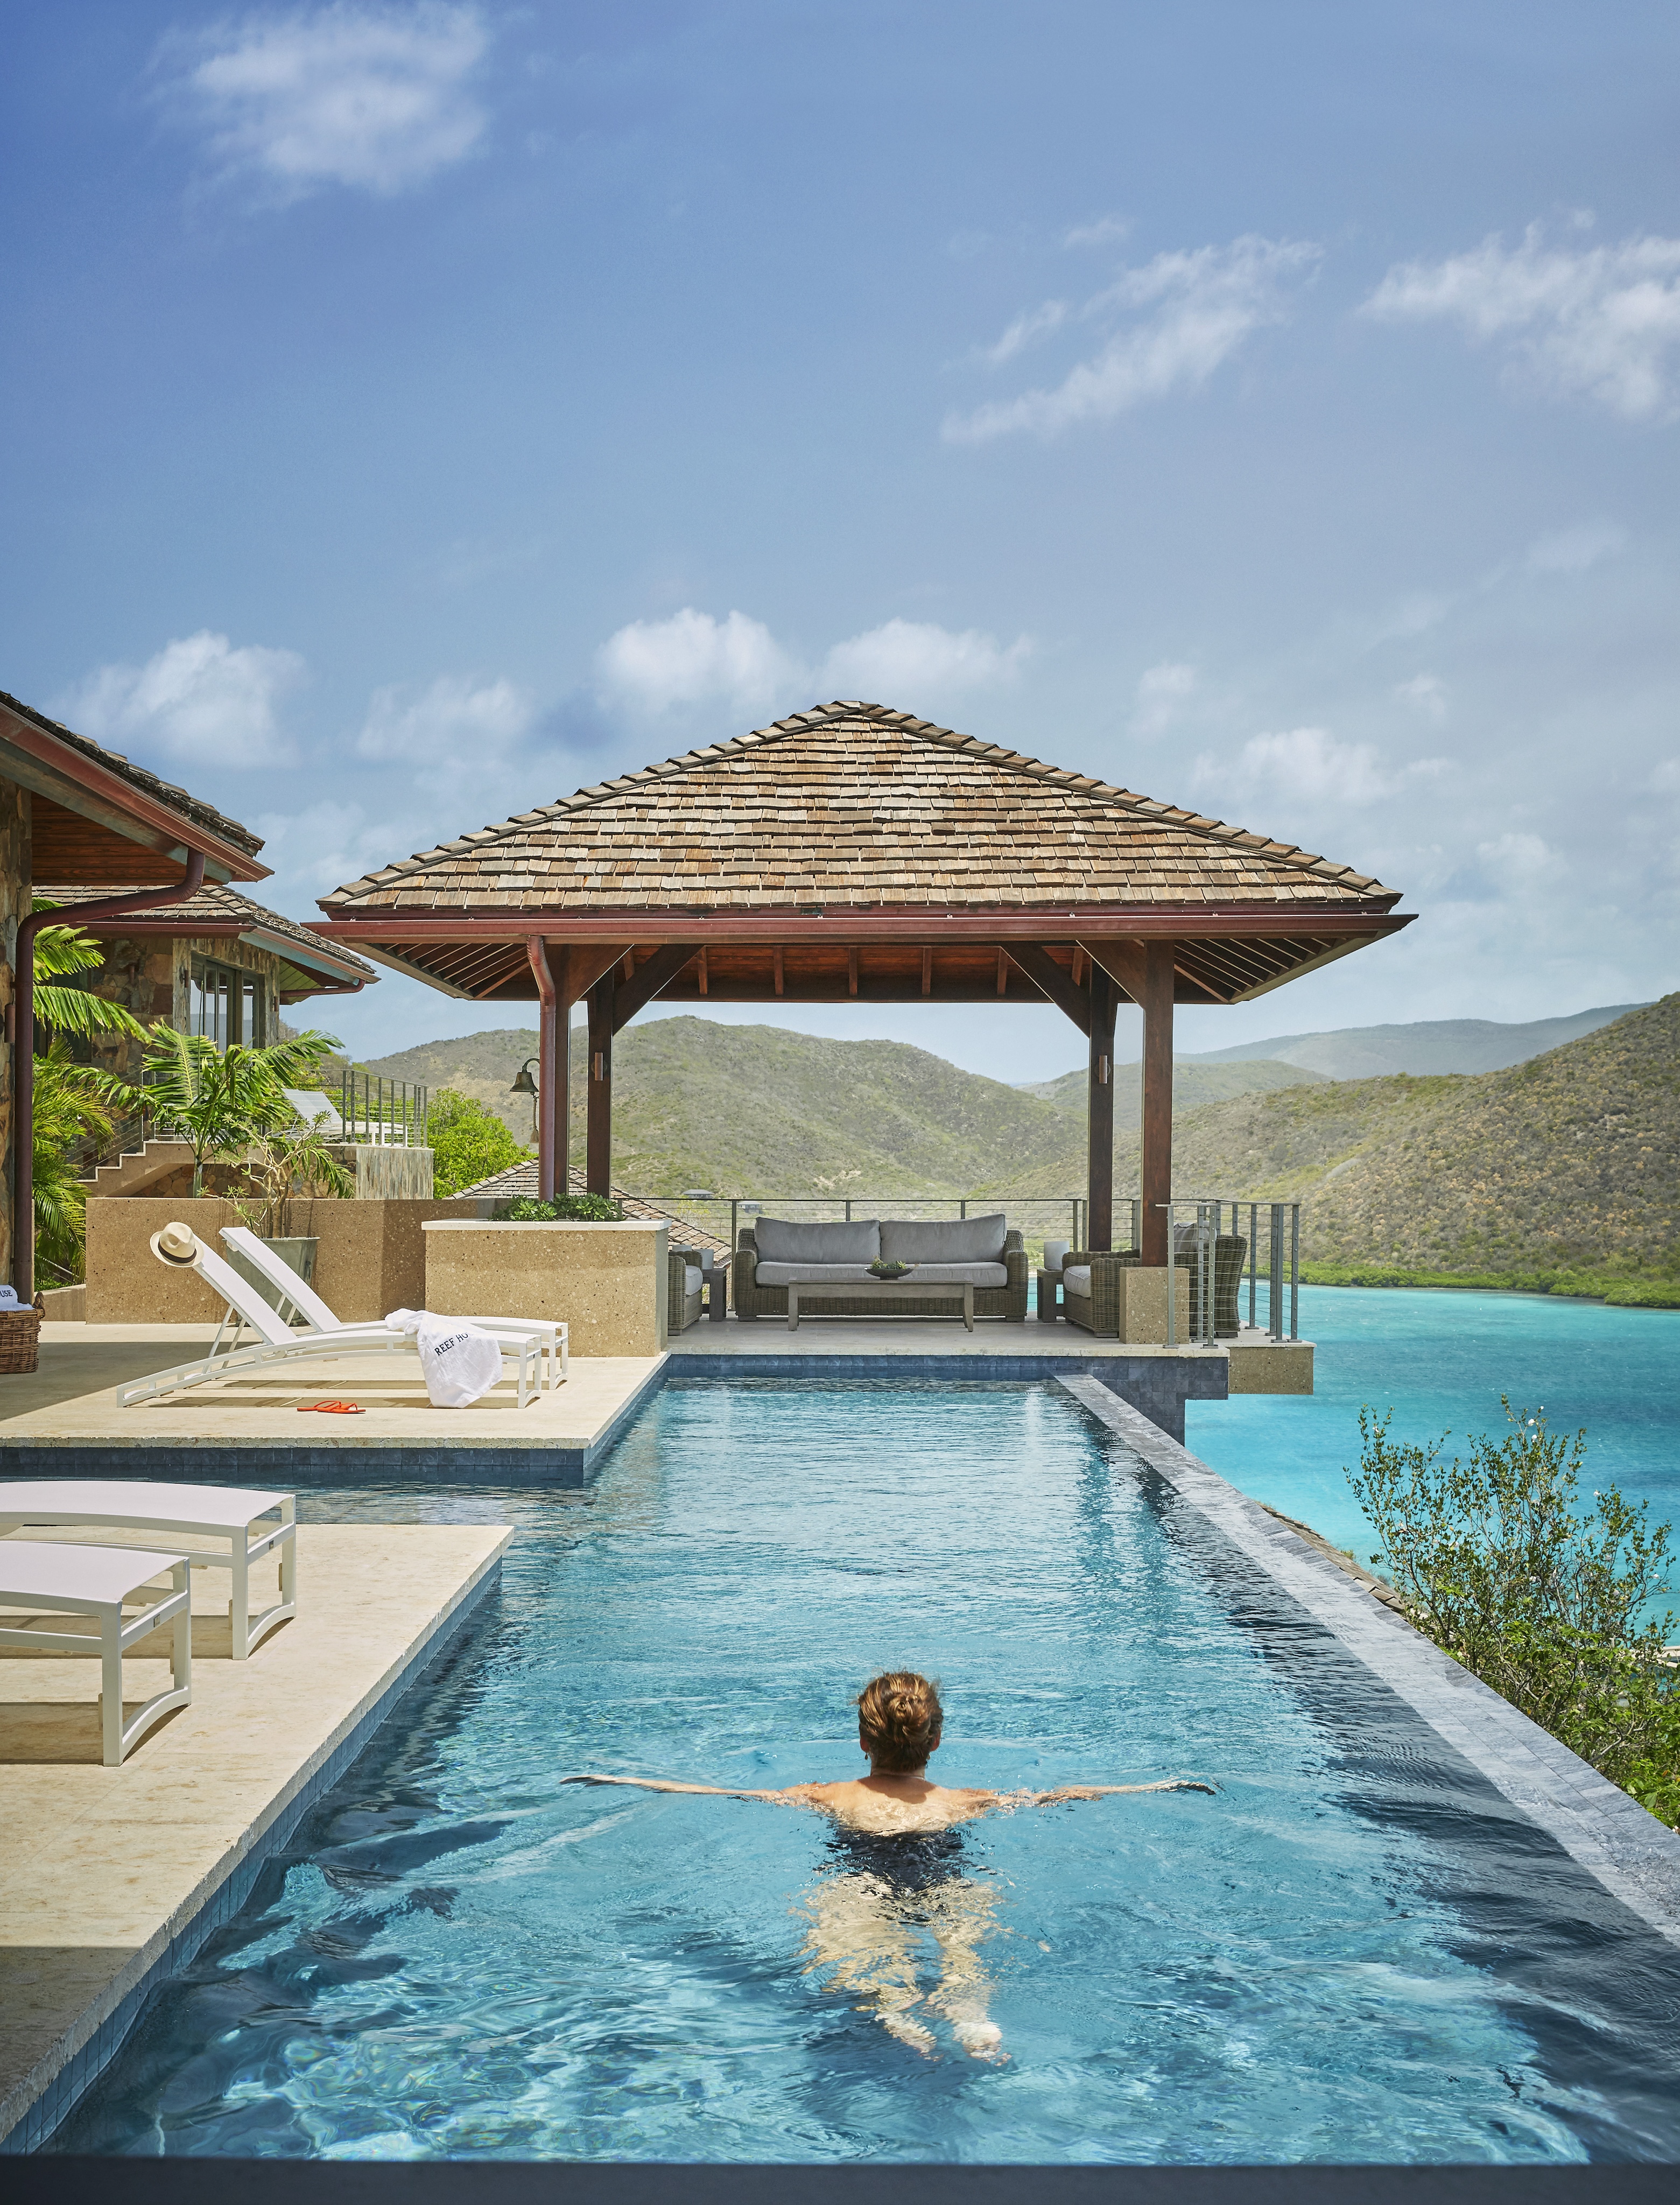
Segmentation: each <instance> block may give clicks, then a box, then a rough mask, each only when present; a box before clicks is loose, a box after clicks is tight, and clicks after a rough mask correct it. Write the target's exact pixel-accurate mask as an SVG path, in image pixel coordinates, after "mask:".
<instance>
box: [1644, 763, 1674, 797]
mask: <svg viewBox="0 0 1680 2205" xmlns="http://www.w3.org/2000/svg"><path fill="white" fill-rule="evenodd" d="M1651 786H1652V787H1653V789H1654V790H1655V791H1656V793H1657V794H1658V795H1659V796H1680V758H1664V759H1663V760H1662V762H1661V763H1660V764H1658V765H1654V766H1653V767H1652V769H1651Z"/></svg>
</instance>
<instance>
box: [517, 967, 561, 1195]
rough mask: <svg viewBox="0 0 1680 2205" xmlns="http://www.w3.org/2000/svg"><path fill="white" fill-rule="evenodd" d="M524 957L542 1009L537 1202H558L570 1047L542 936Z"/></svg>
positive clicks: (538, 1090)
mask: <svg viewBox="0 0 1680 2205" xmlns="http://www.w3.org/2000/svg"><path fill="white" fill-rule="evenodd" d="M525 954H526V956H527V957H528V958H529V959H530V960H531V972H532V975H533V976H534V978H535V979H536V982H537V1001H538V1002H539V1003H540V1004H541V1005H542V1009H541V1011H540V1012H539V1013H538V1016H537V1200H538V1201H539V1202H552V1201H553V1200H554V1198H555V1151H556V1149H557V1148H558V1145H559V1142H558V1132H559V1129H560V1128H561V1127H562V1126H565V1124H566V1122H567V1099H568V1098H567V1072H568V1070H569V1069H570V1067H569V1066H568V1065H567V1049H568V1046H569V1037H567V1035H566V1034H565V1032H564V1030H563V1028H562V1027H561V1007H560V1000H559V995H558V991H557V990H556V989H555V983H554V975H553V973H552V972H550V971H549V951H548V945H547V943H546V942H544V941H543V937H542V936H541V935H540V934H533V935H532V936H531V939H530V940H529V941H528V942H526V944H525Z"/></svg>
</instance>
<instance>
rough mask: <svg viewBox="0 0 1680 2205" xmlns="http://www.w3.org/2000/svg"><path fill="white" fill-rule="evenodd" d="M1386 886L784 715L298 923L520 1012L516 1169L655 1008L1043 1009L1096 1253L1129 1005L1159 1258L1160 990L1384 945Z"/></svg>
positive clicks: (903, 744) (1201, 821)
mask: <svg viewBox="0 0 1680 2205" xmlns="http://www.w3.org/2000/svg"><path fill="white" fill-rule="evenodd" d="M1397 901H1398V895H1397V894H1396V893H1395V891H1393V890H1392V889H1386V888H1384V887H1382V886H1381V885H1380V883H1378V882H1376V881H1374V880H1372V879H1369V878H1368V877H1367V876H1366V875H1364V874H1362V873H1357V872H1355V871H1353V870H1352V868H1351V866H1347V865H1334V864H1333V863H1332V862H1331V861H1330V860H1329V859H1326V858H1320V857H1314V856H1312V855H1310V854H1309V853H1308V852H1306V851H1304V850H1301V849H1297V848H1295V847H1292V846H1291V845H1289V844H1287V843H1283V842H1275V841H1269V840H1268V839H1267V837H1266V836H1265V835H1254V834H1249V833H1247V832H1245V831H1244V829H1241V828H1237V827H1228V826H1226V825H1225V824H1223V823H1221V822H1220V821H1219V820H1217V819H1209V818H1204V817H1202V815H1201V814H1200V813H1198V812H1194V811H1182V810H1180V809H1179V808H1178V807H1177V806H1176V805H1170V804H1161V803H1157V802H1155V800H1153V799H1151V798H1149V797H1144V796H1137V795H1133V794H1132V793H1131V792H1130V791H1128V790H1126V789H1123V788H1114V787H1109V786H1108V785H1107V783H1106V782H1100V781H1096V780H1093V779H1092V778H1091V777H1090V776H1089V775H1085V774H1077V773H1071V772H1068V771H1066V770H1063V769H1062V768H1060V767H1057V766H1049V765H1043V764H1040V763H1039V762H1038V760H1037V759H1036V758H1024V757H1023V756H1021V755H1020V753H1019V752H1015V751H1009V750H1004V749H1001V748H1000V747H999V746H996V745H994V744H991V743H983V742H979V741H977V740H974V739H973V738H972V737H971V736H968V735H962V734H956V733H954V732H953V730H952V729H951V728H940V727H935V726H933V725H932V724H931V723H930V722H928V721H926V720H918V719H916V718H913V717H912V716H911V715H910V714H909V713H907V712H898V711H892V710H888V709H887V707H885V706H884V705H880V704H856V703H841V704H826V705H822V706H819V707H817V708H816V709H814V710H810V711H806V712H796V713H794V714H793V716H792V717H791V718H789V719H786V720H778V721H777V722H775V724H774V725H772V726H770V727H768V728H759V729H757V730H756V731H755V732H754V733H752V734H746V735H742V736H740V737H739V738H737V739H736V740H733V741H728V742H721V743H714V744H709V745H708V746H706V747H705V748H704V749H703V750H697V751H691V752H688V753H687V754H686V756H684V757H681V758H671V759H668V760H667V761H666V762H665V763H664V764H661V765H652V766H648V767H646V768H644V770H642V771H641V772H639V773H632V774H626V775H624V776H621V777H620V778H619V779H617V780H614V781H608V782H602V783H600V784H599V785H598V786H597V787H593V788H585V789H580V790H579V793H577V794H576V795H575V796H572V797H567V798H565V799H562V800H561V801H560V802H558V803H555V804H548V805H542V806H540V807H539V808H538V809H537V810H536V811H526V812H523V813H521V814H520V815H519V817H517V818H514V819H509V820H506V821H504V822H503V823H502V824H501V825H500V826H496V827H486V828H484V829H481V830H480V831H479V832H478V834H474V835H462V836H461V837H460V840H459V841H454V842H448V843H445V844H443V845H442V847H439V848H437V849H435V850H428V851H424V852H423V853H421V854H419V856H416V857H413V858H406V859H401V860H400V861H399V862H398V863H396V864H395V865H387V866H385V867H384V868H383V870H382V871H378V872H377V873H371V874H369V875H368V876H367V877H365V879H362V880H359V881H355V882H353V883H351V884H350V885H349V886H348V887H346V888H341V889H337V890H335V892H334V894H331V895H329V896H324V897H323V898H322V899H321V908H322V910H323V911H324V912H326V914H327V918H326V921H325V922H324V924H322V925H321V926H320V928H319V931H320V932H321V933H323V934H324V935H326V936H329V937H331V938H333V939H335V940H337V941H340V942H344V943H346V944H347V945H351V946H353V947H354V948H356V949H358V950H359V951H360V952H362V954H365V955H366V956H369V957H371V958H374V959H377V960H378V961H379V962H380V963H382V964H383V965H386V966H389V967H391V969H392V970H394V971H395V972H403V973H407V974H408V975H409V976H410V977H411V978H414V979H418V980H424V981H425V982H426V983H427V984H428V985H430V986H431V987H434V988H437V989H440V990H442V991H443V992H444V993H445V994H447V995H451V996H460V997H464V998H466V999H468V1000H471V1001H478V1002H485V1003H505V1002H510V1001H521V1000H529V999H530V998H531V997H532V996H535V997H536V998H537V1001H538V1002H539V1003H540V1004H541V1007H542V1009H541V1039H540V1044H539V1050H540V1079H539V1082H538V1088H539V1105H538V1114H537V1126H538V1183H539V1186H540V1188H541V1190H542V1192H543V1193H544V1194H545V1195H549V1194H552V1192H553V1191H554V1189H555V1186H556V1185H557V1184H558V1185H559V1186H562V1187H563V1186H564V1185H565V1184H566V1167H567V1158H566V1156H564V1155H563V1154H561V1144H562V1143H563V1142H564V1141H565V1139H566V1137H567V1129H568V1127H569V1123H570V1115H569V1108H568V1097H567V1079H568V1075H569V1066H568V1055H569V1052H568V1049H567V1034H568V1031H569V1027H570V1021H571V1011H572V1006H573V1004H574V1003H576V1002H578V1001H582V1000H586V1001H587V1003H588V1012H589V1059H588V1061H589V1074H588V1079H589V1093H588V1111H587V1127H588V1131H587V1175H588V1184H589V1186H591V1189H596V1190H598V1191H602V1192H604V1191H605V1189H606V1187H607V1186H608V1183H609V1180H610V1175H611V1160H612V1107H613V1105H612V1097H613V1037H614V1035H615V1034H616V1033H617V1032H618V1031H619V1029H620V1027H621V1026H623V1025H625V1024H626V1022H627V1021H628V1020H629V1019H632V1018H633V1017H634V1016H635V1014H636V1013H637V1012H638V1011H639V1010H642V1009H644V1008H645V1007H646V1006H647V1005H648V1004H649V1003H650V1002H652V1001H654V1000H655V998H656V997H657V998H658V999H659V1000H660V1001H662V1002H695V1001H719V1002H733V1003H739V1002H763V1003H774V1002H788V1003H814V1002H815V1003H845V1002H860V1003H905V1002H917V1001H926V1002H942V1003H951V1002H963V1003H974V1002H992V1001H1009V1002H1020V1001H1029V1002H1048V1003H1054V1005H1056V1006H1057V1007H1058V1008H1059V1009H1060V1010H1062V1011H1064V1012H1065V1013H1066V1015H1067V1016H1068V1017H1069V1018H1070V1019H1072V1021H1073V1023H1074V1025H1077V1027H1078V1028H1079V1031H1081V1033H1083V1035H1084V1036H1085V1037H1086V1038H1087V1041H1088V1043H1089V1066H1090V1114H1089V1142H1090V1151H1089V1201H1090V1209H1089V1226H1088V1228H1087V1238H1088V1239H1089V1244H1090V1245H1091V1246H1092V1247H1093V1248H1108V1247H1111V1246H1112V1245H1113V1118H1114V1113H1113V1034H1114V1013H1115V1009H1116V1007H1117V1006H1118V1005H1119V1004H1121V1003H1128V1002H1130V1003H1137V1004H1138V1005H1140V1006H1141V1007H1142V1009H1143V1186H1142V1189H1141V1192H1142V1196H1143V1250H1142V1255H1143V1262H1144V1263H1146V1264H1149V1263H1165V1262H1166V1261H1167V1212H1166V1211H1165V1210H1164V1209H1161V1208H1159V1207H1158V1205H1159V1204H1162V1203H1165V1202H1166V1201H1167V1198H1169V1196H1170V1194H1171V1192H1172V1013H1173V1006H1174V1005H1175V1004H1176V1003H1244V1002H1248V1001H1251V1000H1252V999H1253V998H1254V997H1255V996H1261V995H1264V994H1265V993H1266V992H1267V990H1268V989H1272V988H1278V987H1281V986H1282V985H1283V984H1284V983H1285V981H1288V980H1292V979H1295V978H1297V976H1298V975H1299V974H1301V973H1303V972H1312V971H1314V970H1315V968H1316V967H1317V966H1321V965H1327V964H1328V963H1329V962H1330V961H1331V960H1333V958H1337V957H1345V956H1346V955H1347V954H1349V953H1350V952H1351V951H1352V950H1355V949H1362V948H1364V947H1365V946H1366V945H1367V944H1368V943H1369V942H1376V941H1380V939H1382V938H1383V937H1384V936H1387V935H1391V934H1394V933H1397V932H1398V930H1399V929H1400V928H1401V927H1403V926H1404V925H1406V924H1409V918H1408V917H1407V916H1405V915H1401V914H1398V913H1396V912H1395V910H1394V906H1395V904H1396V902H1397Z"/></svg>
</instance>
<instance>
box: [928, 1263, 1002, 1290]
mask: <svg viewBox="0 0 1680 2205" xmlns="http://www.w3.org/2000/svg"><path fill="white" fill-rule="evenodd" d="M906 1284H908V1285H910V1286H912V1287H913V1286H917V1285H921V1286H924V1287H933V1286H951V1285H953V1284H955V1285H957V1286H959V1287H960V1286H971V1287H1006V1286H1007V1285H1008V1284H1009V1269H1008V1266H1007V1265H1006V1264H1004V1263H918V1264H917V1266H916V1269H914V1270H913V1271H912V1272H911V1275H910V1277H909V1279H908V1281H906Z"/></svg>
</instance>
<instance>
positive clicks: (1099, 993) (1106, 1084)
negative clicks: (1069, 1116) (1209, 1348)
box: [1085, 966, 1114, 1249]
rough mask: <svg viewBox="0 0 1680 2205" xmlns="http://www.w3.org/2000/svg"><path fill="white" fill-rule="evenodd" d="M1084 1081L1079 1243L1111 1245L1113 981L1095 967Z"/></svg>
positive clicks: (1112, 1222)
mask: <svg viewBox="0 0 1680 2205" xmlns="http://www.w3.org/2000/svg"><path fill="white" fill-rule="evenodd" d="M1089 992H1090V1019H1091V1027H1090V1033H1091V1047H1090V1079H1089V1088H1088V1091H1087V1099H1086V1106H1085V1107H1086V1132H1087V1138H1088V1140H1089V1162H1088V1165H1087V1171H1086V1182H1087V1190H1088V1194H1089V1200H1088V1202H1087V1204H1086V1209H1085V1245H1086V1246H1087V1247H1088V1248H1094V1249H1107V1248H1112V1247H1113V1245H1114V984H1113V981H1112V980H1111V979H1110V978H1108V975H1107V973H1106V972H1103V971H1102V970H1101V968H1100V967H1098V966H1092V968H1091V976H1090V990H1089Z"/></svg>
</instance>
